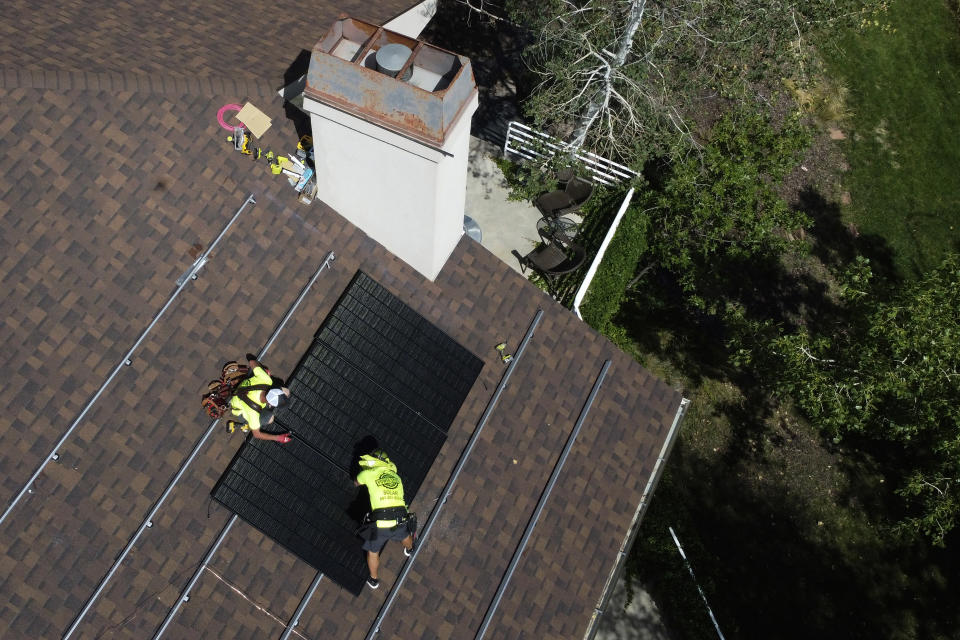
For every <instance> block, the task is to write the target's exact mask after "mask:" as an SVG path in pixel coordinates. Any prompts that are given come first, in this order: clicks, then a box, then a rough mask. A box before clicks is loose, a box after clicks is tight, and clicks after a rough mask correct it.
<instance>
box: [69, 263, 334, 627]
mask: <svg viewBox="0 0 960 640" xmlns="http://www.w3.org/2000/svg"><path fill="white" fill-rule="evenodd" d="M334 259H335V256H334V254H333V252H332V251H331V252H330V253H328V254H327V257H326V258H325V259H324V261H323V263H322V264H321V265H320V267H319V268H318V269H317V271H316V273H314V274H313V277H312V278H311V279H310V280H309V282H307V284H306V285H305V286H304V287H303V289H302V290H301V291H300V295H299V296H298V297H297V299H296V301H295V302H294V303H293V305H292V306H291V307H290V308H289V309H288V310H287V313H286V315H284V317H283V319H282V320H281V321H280V324H279V325H277V328H276V329H275V330H274V332H273V334H272V335H271V336H270V339H269V340H267V343H266V344H265V345H264V346H263V349H261V350H260V354H259V356H258V358H257V359H258V360H259V359H260V358H262V357H263V356H264V355H265V354H266V353H267V350H268V349H269V348H270V346H271V345H272V344H273V342H274V340H276V338H277V336H278V335H279V334H280V331H281V330H282V329H283V327H284V325H286V323H287V320H289V319H290V316H291V315H293V312H294V311H295V310H296V308H297V307H298V306H300V303H301V302H302V301H303V299H304V297H306V295H307V292H308V291H309V290H310V287H312V286H313V283H314V282H316V281H317V278H318V277H319V276H320V273H321V272H322V271H323V270H324V269H325V268H328V267H329V266H330V263H331V262H332V261H333V260H334ZM219 422H220V419H219V418H217V419H216V420H214V421H213V422H211V423H210V426H208V427H207V430H206V431H205V432H204V434H203V435H202V436H201V437H200V439H199V440H198V441H197V443H196V444H195V445H194V446H193V450H192V451H191V452H190V455H189V456H187V459H186V460H184V461H183V463H182V464H181V465H180V468H179V469H178V470H177V473H176V474H175V475H174V476H173V479H172V480H171V481H170V482H169V483H168V484H167V488H166V489H164V491H163V493H162V494H161V495H160V497H159V498H157V500H156V502H154V503H153V507H152V508H151V509H150V512H149V513H148V514H147V517H146V518H144V520H143V522H141V523H140V527H139V528H137V531H136V532H135V533H134V534H133V535H132V536H131V537H130V539H129V540H128V541H127V546H125V547H124V548H123V551H121V552H120V554H119V555H118V556H117V558H116V560H114V562H113V565H112V566H111V567H110V569H108V570H107V572H106V573H105V574H104V576H103V577H102V578H101V579H100V582H99V584H97V587H96V589H94V591H93V593H92V594H91V595H90V597H89V598H87V601H86V602H85V603H84V605H83V608H82V609H81V610H80V613H78V614H77V616H76V617H75V618H74V619H73V622H72V623H71V624H70V628H69V629H67V631H66V632H65V633H64V634H63V640H69V638H70V637H71V636H72V635H73V633H74V632H75V631H76V630H77V628H78V627H79V626H80V623H81V622H83V619H84V617H86V615H87V613H89V612H90V609H91V608H92V607H93V605H94V603H95V602H96V601H97V599H98V598H99V597H100V594H101V593H103V590H104V589H105V588H106V586H107V583H108V582H109V581H110V579H111V578H113V575H114V574H115V573H116V571H117V569H118V568H119V567H120V565H121V564H122V563H123V561H124V560H125V559H126V557H127V555H128V554H129V553H130V551H131V550H132V549H133V547H134V545H136V543H137V541H138V540H139V539H140V536H141V535H142V534H143V532H144V531H146V530H147V529H149V528H151V527H152V526H153V520H154V518H155V517H156V515H157V513H158V512H159V511H160V507H162V506H163V503H164V502H165V501H166V499H167V498H168V497H169V496H170V494H171V493H172V492H173V488H174V487H175V486H176V485H177V483H178V482H179V481H180V479H181V478H182V477H183V474H184V473H185V472H186V470H187V467H189V466H190V464H191V463H192V462H193V460H194V459H195V458H196V457H197V454H199V453H200V450H201V449H202V448H203V445H204V444H205V443H206V441H207V439H208V438H209V437H210V435H211V434H212V433H213V432H214V430H215V429H216V428H217V424H218V423H219Z"/></svg>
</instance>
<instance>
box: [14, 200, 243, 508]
mask: <svg viewBox="0 0 960 640" xmlns="http://www.w3.org/2000/svg"><path fill="white" fill-rule="evenodd" d="M251 203H252V204H256V203H257V201H256V200H254V199H253V194H252V193H251V194H250V195H249V196H247V199H246V200H244V201H243V204H242V205H240V208H239V209H237V212H236V213H235V214H233V218H231V219H230V222H228V223H227V225H226V226H225V227H224V228H223V230H221V231H220V235H218V236H217V238H216V240H214V241H213V243H212V244H211V245H210V246H209V247H208V248H207V250H206V251H204V252H203V254H202V255H201V256H200V257H199V258H197V260H196V261H195V262H194V263H193V265H192V266H191V267H190V269H189V270H187V272H186V273H185V274H184V275H182V276H180V278H178V279H177V288H176V290H175V291H174V292H173V293H172V294H171V295H170V298H169V299H168V300H167V303H166V304H165V305H163V308H162V309H160V312H159V313H157V315H156V316H154V318H153V320H152V321H151V322H150V324H149V326H147V328H146V329H144V330H143V333H141V334H140V337H139V338H137V341H136V342H134V343H133V346H132V347H130V350H129V351H127V353H126V355H124V356H123V358H122V359H121V360H120V364H118V365H117V366H116V368H115V369H114V370H113V372H112V373H111V374H110V375H109V376H108V377H107V379H106V380H105V381H104V383H103V384H102V385H100V388H99V389H98V390H97V392H96V393H95V394H93V397H92V398H90V400H89V401H88V402H87V404H86V406H85V407H84V408H83V411H81V412H80V415H79V416H77V418H76V420H74V421H73V424H71V425H70V428H68V429H67V431H66V433H64V434H63V435H62V436H61V437H60V439H59V440H58V441H57V444H55V445H54V446H53V450H51V451H50V453H49V454H47V456H46V458H45V459H44V461H43V462H42V463H40V466H39V467H37V470H36V471H34V472H33V475H32V476H30V479H29V480H27V483H26V484H25V485H23V488H22V489H20V493H18V494H17V496H16V497H15V498H14V499H13V502H11V503H10V504H9V505H8V506H7V509H6V511H4V512H3V515H0V526H2V525H3V523H4V521H5V520H6V519H7V516H9V515H10V512H11V511H13V508H14V507H16V506H17V503H19V502H20V500H21V499H22V498H23V496H24V495H26V494H27V492H28V491H29V490H30V487H31V486H33V483H34V482H35V481H36V479H37V478H38V477H39V476H40V474H41V473H43V470H44V469H45V468H46V466H47V465H48V464H50V463H51V462H53V461H56V460H59V459H60V448H61V447H62V446H63V444H64V443H65V442H66V441H67V439H68V438H69V437H70V435H71V434H73V432H74V430H75V429H76V428H77V426H78V425H79V424H80V421H81V420H83V417H84V416H85V415H87V412H88V411H89V410H90V408H91V407H92V406H93V405H94V403H95V402H96V401H97V400H98V399H99V398H100V395H101V394H102V393H103V392H104V391H105V390H106V388H107V386H109V384H110V383H111V382H113V379H114V378H115V377H116V376H117V374H118V373H120V370H121V369H122V368H123V367H125V366H129V365H130V364H132V361H131V358H132V357H133V352H134V351H136V349H137V347H139V346H140V343H142V342H143V340H144V339H145V338H146V337H147V334H148V333H150V330H151V329H153V327H154V326H155V325H156V324H157V322H159V321H160V318H161V317H163V314H164V313H166V311H167V309H169V308H170V305H172V304H173V301H174V300H176V299H177V296H179V295H180V292H181V291H183V289H184V288H185V287H186V286H187V284H188V283H189V282H190V281H191V280H196V279H197V272H198V271H199V270H200V268H201V267H203V265H204V264H206V262H207V256H208V255H209V254H210V252H211V251H213V248H214V247H216V246H217V243H218V242H220V239H221V238H223V236H224V235H225V234H226V233H227V230H228V229H230V227H232V226H233V223H234V222H236V221H237V218H239V217H240V214H241V213H243V210H244V209H245V208H246V206H247V205H248V204H251Z"/></svg>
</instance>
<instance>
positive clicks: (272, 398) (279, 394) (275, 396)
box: [267, 389, 287, 407]
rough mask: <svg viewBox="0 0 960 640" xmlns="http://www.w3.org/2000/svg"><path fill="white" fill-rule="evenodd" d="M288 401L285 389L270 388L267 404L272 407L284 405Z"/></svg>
mask: <svg viewBox="0 0 960 640" xmlns="http://www.w3.org/2000/svg"><path fill="white" fill-rule="evenodd" d="M286 403H287V394H285V393H284V392H283V389H270V390H269V391H267V404H268V405H270V406H271V407H282V406H283V405H285V404H286Z"/></svg>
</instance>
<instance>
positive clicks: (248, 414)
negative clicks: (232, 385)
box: [227, 353, 290, 444]
mask: <svg viewBox="0 0 960 640" xmlns="http://www.w3.org/2000/svg"><path fill="white" fill-rule="evenodd" d="M247 364H248V365H249V367H250V375H249V376H248V377H247V378H246V379H245V380H243V381H242V382H241V383H240V384H239V385H237V391H236V393H234V395H233V397H232V398H230V411H231V412H232V413H233V415H235V416H240V418H241V419H242V420H243V422H236V421H233V420H229V421H227V431H228V432H230V433H232V432H233V429H234V428H235V427H237V426H240V427H241V428H242V429H243V430H244V431H250V432H252V433H253V437H254V438H258V439H260V440H273V441H274V442H279V443H281V444H283V443H287V442H290V434H289V433H280V434H276V433H264V432H263V431H261V430H260V427H261V426H262V425H265V424H272V423H273V419H274V417H275V414H276V411H277V409H279V408H280V407H282V406H283V405H285V404H286V403H287V401H288V400H289V398H290V389H288V388H286V387H285V386H283V381H282V380H280V379H279V378H274V377H272V376H271V375H270V374H269V373H268V372H267V370H266V369H265V368H264V366H263V365H262V364H260V362H259V361H258V360H257V357H256V356H255V355H253V354H252V353H248V354H247ZM244 422H245V423H246V424H243V423H244Z"/></svg>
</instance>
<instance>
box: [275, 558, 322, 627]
mask: <svg viewBox="0 0 960 640" xmlns="http://www.w3.org/2000/svg"><path fill="white" fill-rule="evenodd" d="M321 580H323V574H322V573H320V572H319V571H318V572H317V576H316V577H315V578H314V579H313V582H311V583H310V587H309V588H308V589H307V592H306V593H304V594H303V597H302V598H300V604H299V605H297V610H296V611H294V612H293V617H291V618H290V622H289V623H287V628H286V629H285V630H284V632H283V635H282V636H280V640H288V639H289V638H290V634H292V633H294V627H296V626H297V625H298V624H300V616H302V615H303V611H304V609H306V608H307V605H308V604H310V598H312V597H313V593H314V592H315V591H316V590H317V587H319V586H320V581H321Z"/></svg>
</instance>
